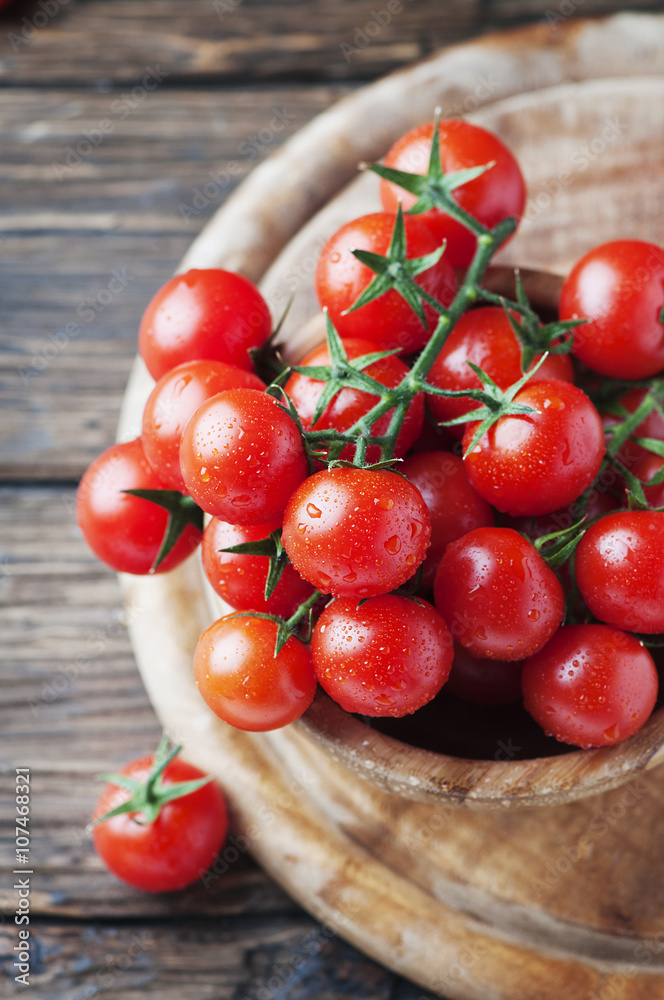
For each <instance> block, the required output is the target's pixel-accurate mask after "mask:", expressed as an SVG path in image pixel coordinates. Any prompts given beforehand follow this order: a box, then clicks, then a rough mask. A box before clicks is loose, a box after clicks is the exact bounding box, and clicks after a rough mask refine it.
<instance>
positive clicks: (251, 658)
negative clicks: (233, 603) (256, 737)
mask: <svg viewBox="0 0 664 1000" xmlns="http://www.w3.org/2000/svg"><path fill="white" fill-rule="evenodd" d="M276 638H277V624H276V622H273V621H271V620H270V619H267V618H256V617H253V616H251V615H240V616H237V615H227V616H226V617H225V618H220V619H219V620H218V621H216V622H214V624H212V625H211V626H210V628H208V629H207V630H206V631H205V632H203V634H202V636H201V637H200V639H199V642H198V645H197V647H196V652H195V654H194V674H195V677H196V684H197V685H198V689H199V691H200V692H201V695H202V696H203V698H204V700H205V702H206V703H207V704H208V705H209V707H210V708H211V709H212V711H213V712H214V713H215V715H218V716H219V718H220V719H223V720H224V722H227V723H229V725H231V726H235V727H236V728H237V729H245V730H248V731H250V732H253V733H257V732H259V733H262V732H266V731H267V730H270V729H280V728H281V727H282V726H287V725H288V724H289V723H291V722H294V721H295V719H299V717H300V716H301V715H302V713H303V712H304V711H305V710H306V709H307V708H308V707H309V705H310V704H311V701H312V699H313V696H314V693H315V690H316V678H315V676H314V671H313V667H312V665H311V653H310V650H309V647H308V646H307V645H306V644H305V643H303V642H301V641H300V640H299V639H298V638H296V637H295V636H291V637H290V639H289V640H288V642H287V643H286V644H285V646H283V647H282V649H281V650H280V652H279V655H278V656H275V655H274V648H275V642H276Z"/></svg>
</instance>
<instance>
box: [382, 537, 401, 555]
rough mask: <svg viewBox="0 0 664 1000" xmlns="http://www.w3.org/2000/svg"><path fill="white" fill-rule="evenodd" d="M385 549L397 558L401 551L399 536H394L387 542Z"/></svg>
mask: <svg viewBox="0 0 664 1000" xmlns="http://www.w3.org/2000/svg"><path fill="white" fill-rule="evenodd" d="M385 548H386V550H387V551H388V552H389V553H390V555H391V556H395V555H396V554H397V552H400V551H401V539H400V538H399V536H398V535H392V537H391V538H388V539H387V541H386V542H385Z"/></svg>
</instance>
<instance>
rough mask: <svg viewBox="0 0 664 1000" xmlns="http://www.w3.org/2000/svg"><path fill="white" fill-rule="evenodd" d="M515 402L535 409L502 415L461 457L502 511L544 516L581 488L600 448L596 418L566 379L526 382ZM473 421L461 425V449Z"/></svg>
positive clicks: (586, 484)
mask: <svg viewBox="0 0 664 1000" xmlns="http://www.w3.org/2000/svg"><path fill="white" fill-rule="evenodd" d="M514 402H515V403H521V404H525V405H526V406H531V407H533V409H534V410H535V411H536V412H535V413H532V414H530V413H527V414H519V415H516V416H507V417H502V418H501V419H500V420H499V421H498V422H497V423H496V424H494V426H493V427H491V428H490V429H489V430H488V431H487V432H486V433H485V434H483V435H482V437H481V439H480V440H479V442H478V443H477V445H476V446H475V447H474V449H473V450H472V451H471V452H470V453H469V454H468V455H467V456H466V458H465V459H464V461H465V463H466V469H467V472H468V478H469V479H470V482H471V483H472V485H473V486H474V487H475V489H476V490H477V492H478V493H479V494H480V496H483V497H484V499H485V500H487V501H488V502H489V503H490V504H492V505H493V506H494V507H497V508H498V510H500V511H503V512H504V513H506V514H512V515H514V516H518V515H520V514H533V515H537V514H548V513H550V512H551V511H554V510H557V509H558V508H559V507H564V506H566V505H567V504H569V503H572V501H574V500H576V498H577V497H578V496H579V495H580V494H581V493H583V491H584V490H585V489H587V488H588V487H589V486H590V485H591V483H592V482H593V480H594V479H595V477H596V476H597V473H598V472H599V468H600V465H601V463H602V458H603V456H604V452H605V450H606V449H605V445H604V432H603V428H602V421H601V419H600V417H599V414H598V413H597V410H596V409H595V407H594V406H593V404H592V403H591V402H590V400H589V399H588V397H587V396H586V395H585V393H584V392H582V391H581V389H578V388H577V387H576V386H575V385H572V384H571V383H570V382H563V381H561V380H558V379H556V380H541V381H539V380H538V381H532V382H528V383H526V385H525V386H524V388H523V389H522V390H521V391H520V392H518V393H517V395H516V396H515V399H514ZM477 426H478V425H477V424H476V423H470V424H468V425H467V427H466V431H465V433H464V436H463V447H464V450H466V449H467V448H469V447H470V444H471V442H472V439H473V435H474V434H475V431H476V429H477Z"/></svg>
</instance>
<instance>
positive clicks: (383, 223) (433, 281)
mask: <svg viewBox="0 0 664 1000" xmlns="http://www.w3.org/2000/svg"><path fill="white" fill-rule="evenodd" d="M395 220H396V215H395V214H394V213H392V212H374V213H373V214H372V215H363V216H362V217H361V218H359V219H353V221H352V222H347V223H346V224H345V225H344V226H342V227H341V229H339V230H337V232H336V233H335V234H334V236H332V238H331V239H329V240H328V242H327V243H326V244H325V246H324V247H323V249H322V251H321V254H320V257H319V260H318V266H317V268H316V294H317V295H318V301H319V302H320V304H321V306H323V307H327V310H328V312H329V315H330V319H331V320H332V322H333V323H334V326H335V328H336V330H337V332H338V333H339V335H340V336H341V337H358V338H360V339H362V340H370V341H372V343H373V344H374V345H378V348H380V349H383V350H392V349H394V348H397V347H400V348H401V349H402V350H403V351H404V352H406V353H408V352H409V351H416V350H419V348H420V347H424V345H425V343H426V342H427V340H428V338H429V334H430V332H431V331H432V330H433V328H434V327H435V325H436V322H437V315H436V313H435V311H434V310H433V309H432V308H431V306H425V309H424V312H425V315H426V317H427V323H428V326H429V329H428V330H425V329H424V327H423V326H422V324H421V322H420V320H419V319H418V318H417V316H416V315H415V313H414V312H413V310H412V309H411V308H410V306H409V305H408V303H407V302H406V301H405V299H403V298H402V297H401V295H399V293H398V292H397V291H395V290H394V289H392V290H391V291H389V292H386V293H385V294H384V295H382V296H381V297H380V298H379V299H375V300H374V301H373V302H369V303H368V304H367V305H364V306H362V307H361V308H360V309H357V310H356V311H354V312H349V313H346V310H347V309H350V307H351V306H352V305H354V303H355V302H356V300H357V299H359V297H360V295H361V294H362V292H363V291H364V290H365V288H366V287H367V285H368V284H369V283H370V282H371V281H372V280H373V278H374V277H375V275H374V272H373V271H372V270H371V269H370V268H369V267H367V266H366V264H361V263H360V261H359V260H357V258H356V257H354V256H353V254H352V253H351V250H369V251H371V252H372V253H376V254H381V255H383V256H384V255H385V254H386V253H387V251H388V248H389V245H390V240H391V238H392V231H393V230H394V223H395ZM404 224H405V229H406V244H407V247H408V259H409V260H410V259H412V258H414V257H424V256H425V255H426V254H429V253H432V252H433V251H434V250H437V249H438V247H439V246H440V243H439V241H438V240H437V239H436V237H435V236H433V234H432V233H431V231H430V230H429V229H428V228H427V226H426V225H425V224H424V223H423V222H421V221H420V220H419V219H415V218H413V217H409V216H406V217H405V218H404ZM415 280H416V281H417V284H418V285H421V287H422V288H424V289H425V291H427V292H428V293H429V294H430V295H432V296H433V297H434V298H435V299H436V300H437V301H438V302H440V303H441V304H442V305H444V306H447V305H449V304H450V302H451V301H452V299H453V298H454V293H455V290H456V289H455V280H454V272H453V270H452V267H451V265H450V263H449V261H448V260H447V254H443V256H442V257H441V259H440V260H439V261H438V263H437V264H435V265H434V266H433V267H430V268H429V270H428V271H424V272H423V273H422V274H420V275H418V276H417V278H416V279H415ZM376 349H377V348H376V346H374V350H376Z"/></svg>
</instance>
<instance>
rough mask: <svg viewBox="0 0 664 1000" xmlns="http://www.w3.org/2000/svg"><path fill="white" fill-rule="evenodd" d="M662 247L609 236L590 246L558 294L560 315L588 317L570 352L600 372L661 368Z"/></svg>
mask: <svg viewBox="0 0 664 1000" xmlns="http://www.w3.org/2000/svg"><path fill="white" fill-rule="evenodd" d="M662 309H664V250H663V249H662V248H661V247H658V246H656V245H655V244H654V243H645V242H644V241H642V240H613V241H612V242H610V243H603V244H601V245H600V246H598V247H594V248H593V249H592V250H589V251H588V253H587V254H585V256H584V257H582V258H581V260H580V261H578V263H577V264H575V265H574V267H573V268H572V270H571V272H570V274H569V276H568V277H567V278H566V280H565V283H564V285H563V288H562V292H561V295H560V306H559V311H560V318H561V319H563V320H568V319H584V318H585V319H588V321H589V322H587V323H584V324H583V325H582V326H580V327H578V328H577V330H576V331H575V334H574V347H573V351H574V354H575V355H576V357H577V358H579V360H580V361H583V363H584V364H585V365H588V367H589V368H592V369H593V371H596V372H599V373H600V374H601V375H609V376H611V377H613V378H619V379H636V378H648V377H649V376H651V375H656V374H657V372H659V371H660V370H661V369H662V368H664V321H663V318H662Z"/></svg>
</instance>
